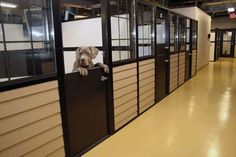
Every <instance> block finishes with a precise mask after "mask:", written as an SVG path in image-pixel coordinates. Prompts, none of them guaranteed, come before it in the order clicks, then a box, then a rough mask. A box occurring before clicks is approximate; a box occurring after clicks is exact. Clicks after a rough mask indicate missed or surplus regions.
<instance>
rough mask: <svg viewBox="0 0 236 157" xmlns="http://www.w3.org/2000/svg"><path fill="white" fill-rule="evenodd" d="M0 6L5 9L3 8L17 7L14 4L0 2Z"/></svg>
mask: <svg viewBox="0 0 236 157" xmlns="http://www.w3.org/2000/svg"><path fill="white" fill-rule="evenodd" d="M0 6H1V7H5V8H16V7H17V5H16V4H14V3H8V2H0Z"/></svg>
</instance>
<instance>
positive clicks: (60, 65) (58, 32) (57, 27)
mask: <svg viewBox="0 0 236 157" xmlns="http://www.w3.org/2000/svg"><path fill="white" fill-rule="evenodd" d="M49 1H51V6H52V14H53V16H52V17H53V27H54V33H55V35H54V38H55V45H54V47H55V55H56V64H57V74H58V84H59V96H60V107H61V117H62V128H63V138H64V144H65V146H64V147H65V153H66V156H67V157H70V156H71V152H70V142H69V132H68V123H67V112H66V101H65V85H64V74H65V70H64V57H63V43H62V27H61V14H60V1H58V0H49Z"/></svg>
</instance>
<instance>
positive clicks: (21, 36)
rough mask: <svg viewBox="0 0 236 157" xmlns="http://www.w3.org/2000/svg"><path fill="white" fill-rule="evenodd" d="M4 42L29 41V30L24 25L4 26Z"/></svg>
mask: <svg viewBox="0 0 236 157" xmlns="http://www.w3.org/2000/svg"><path fill="white" fill-rule="evenodd" d="M4 30H5V38H6V41H30V36H29V30H28V28H27V26H26V25H24V24H4Z"/></svg>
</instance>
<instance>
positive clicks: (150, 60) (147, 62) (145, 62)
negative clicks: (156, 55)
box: [139, 59, 155, 66]
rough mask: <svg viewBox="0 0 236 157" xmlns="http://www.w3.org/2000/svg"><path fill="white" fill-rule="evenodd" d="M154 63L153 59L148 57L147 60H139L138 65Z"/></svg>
mask: <svg viewBox="0 0 236 157" xmlns="http://www.w3.org/2000/svg"><path fill="white" fill-rule="evenodd" d="M154 63H155V59H148V60H145V61H141V62H139V66H142V65H146V64H154Z"/></svg>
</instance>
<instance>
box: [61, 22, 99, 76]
mask: <svg viewBox="0 0 236 157" xmlns="http://www.w3.org/2000/svg"><path fill="white" fill-rule="evenodd" d="M62 36H63V47H82V46H95V47H102V46H103V44H102V20H101V18H92V19H85V20H78V21H72V22H65V23H62ZM75 51H76V50H75ZM75 51H72V52H64V61H65V72H66V73H70V72H72V70H73V64H74V62H75ZM93 62H94V63H97V62H100V63H103V52H99V54H98V56H97V58H96V59H95V60H93Z"/></svg>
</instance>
